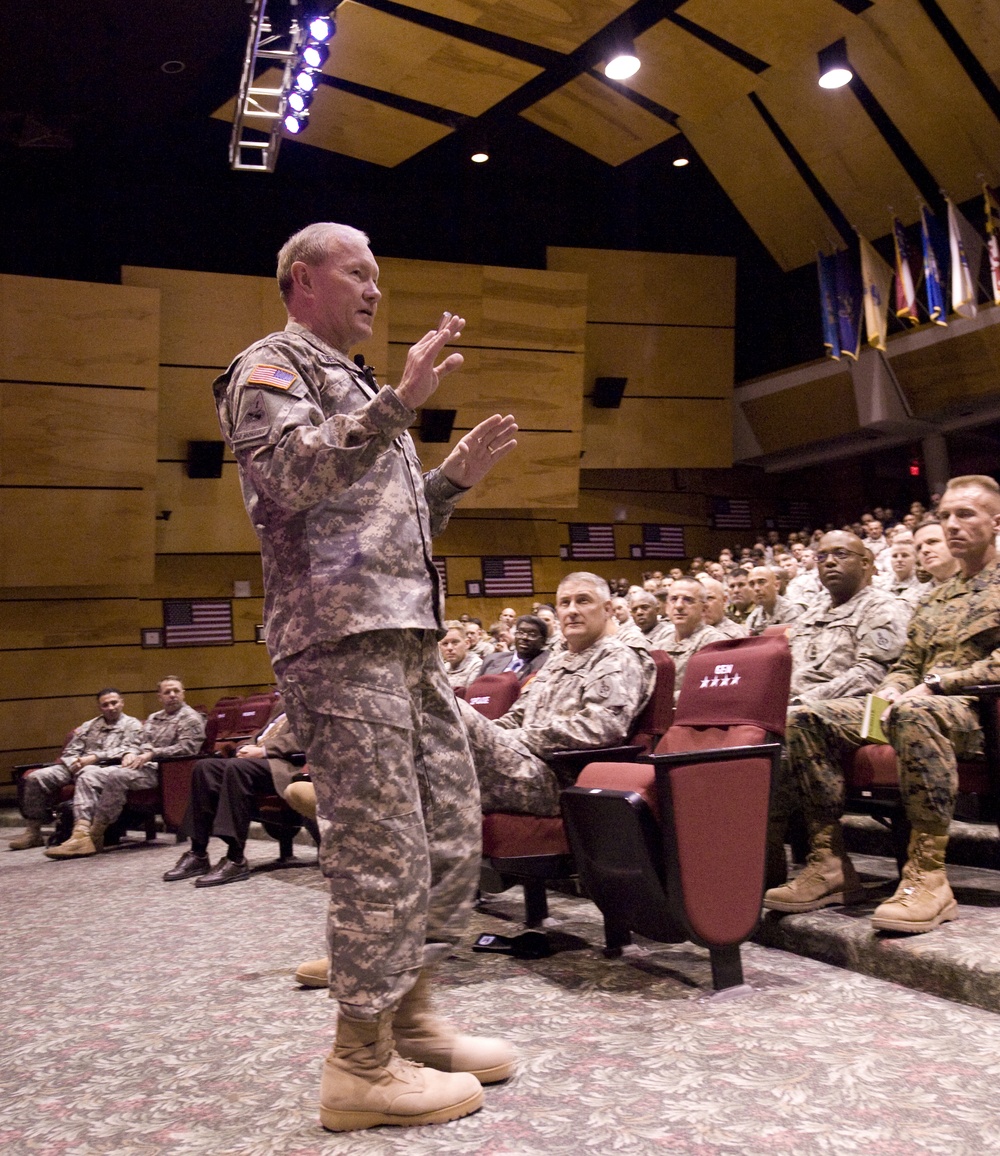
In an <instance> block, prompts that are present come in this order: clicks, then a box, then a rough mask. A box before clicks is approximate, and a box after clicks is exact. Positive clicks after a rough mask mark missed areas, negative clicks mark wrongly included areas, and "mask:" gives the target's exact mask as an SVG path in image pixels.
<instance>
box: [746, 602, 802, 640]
mask: <svg viewBox="0 0 1000 1156" xmlns="http://www.w3.org/2000/svg"><path fill="white" fill-rule="evenodd" d="M801 614H802V607H801V606H800V605H799V604H798V603H797V602H792V601H791V599H789V598H786V597H785V596H784V595H783V594H779V595H778V597H777V598H776V599H775V600H774V609H773V610H772V611H771V612H770V614H769V613H768V612H767V611H766V610H765V609H764V607H763V606H754V608H753V610H751V611H750V613H749V614H748V615H747V617H746V620H745V624H746V628H747V633H748V634H751V635H754V636H756V635H758V634H763V633H764V631H765V630H766V629H767V628H768V627H769V626H784V625H785V623H786V622H795V620H796V619H797V618H799V617H800V616H801Z"/></svg>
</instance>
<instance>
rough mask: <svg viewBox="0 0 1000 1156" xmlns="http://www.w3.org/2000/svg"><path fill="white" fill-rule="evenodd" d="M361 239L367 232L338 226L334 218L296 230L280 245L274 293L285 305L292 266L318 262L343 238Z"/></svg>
mask: <svg viewBox="0 0 1000 1156" xmlns="http://www.w3.org/2000/svg"><path fill="white" fill-rule="evenodd" d="M349 240H352V241H357V240H361V241H363V242H364V243H365V244H366V245H367V244H368V243H369V242H368V235H367V233H362V232H361V230H360V229H355V228H354V227H353V226H351V225H338V224H337V223H336V222H335V221H317V222H316V224H314V225H306V227H305V228H304V229H299V231H298V232H297V233H293V234H292V236H291V237H289V238H288V240H287V241H286V242H285V243H284V245H282V246H281V249H280V250H279V252H278V292H279V293H280V294H281V300H282V301H284V302H285V304H286V305H287V304H288V296H289V294H290V293H291V291H292V265H294V264H295V262H296V261H304V262H305V263H306V264H307V265H321V264H322V263H323V262H324V261H325V260H326V259H327V257H329V256H330V254H331V253H332V252H335V251H336V250H337V249H338V248H339V247H340V245H341V244H342V243H343V242H344V241H349Z"/></svg>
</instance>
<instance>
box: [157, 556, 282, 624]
mask: <svg viewBox="0 0 1000 1156" xmlns="http://www.w3.org/2000/svg"><path fill="white" fill-rule="evenodd" d="M236 581H241V582H249V583H250V592H251V594H252V596H253V598H257V599H259V598H262V597H263V595H264V576H263V571H262V569H261V561H260V550H259V549H256V548H255V549H254V550H253V551H252V552H250V551H248V552H247V553H246V554H160V555H158V556H157V559H156V572H155V574H154V576H153V584H152V586H149V587H147V588H146V589H144V590H143V591H142V597H143V599H144V600H145V599H146V598H152V599H155V600H156V601H159V600H160V599H161V598H230V597H232V593H233V583H234V582H236ZM150 625H152V626H155V625H156V623H155V622H152V623H150V622H145V621H144V622H143V626H150Z"/></svg>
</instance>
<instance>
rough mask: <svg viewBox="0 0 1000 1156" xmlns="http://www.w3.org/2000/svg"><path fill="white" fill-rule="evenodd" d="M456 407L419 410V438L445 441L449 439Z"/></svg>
mask: <svg viewBox="0 0 1000 1156" xmlns="http://www.w3.org/2000/svg"><path fill="white" fill-rule="evenodd" d="M457 413H458V410H457V409H423V410H421V411H420V440H421V441H422V442H446V441H450V440H451V431H452V430H453V429H454V427H455V416H456V415H457Z"/></svg>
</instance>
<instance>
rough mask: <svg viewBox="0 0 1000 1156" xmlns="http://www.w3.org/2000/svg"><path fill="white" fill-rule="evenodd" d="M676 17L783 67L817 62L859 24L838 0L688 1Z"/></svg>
mask: <svg viewBox="0 0 1000 1156" xmlns="http://www.w3.org/2000/svg"><path fill="white" fill-rule="evenodd" d="M677 12H678V15H680V16H683V17H684V18H685V19H686V20H690V21H691V22H692V23H694V24H698V25H700V27H702V28H704V29H706V30H707V31H709V32H713V33H714V34H715V35H716V36H721V37H722V39H723V40H728V41H729V43H730V44H735V45H736V46H737V47H738V48H742V49H743V50H744V51H746V52H750V53H752V54H753V55H754V56H756V57H757V58H758V59H759V60H763V61H766V63H768V64H773V65H777V66H778V67H779V68H789V67H794V66H795V65H796V64H798V63H799V62H800V61H801V60H802V59H803V58H804V57H806V56H812V57H815V55H816V53H817V52H819V50H820V49H821V48H825V47H826V46H827V45H828V44H832V43H833V42H834V41H835V40H839V39H840V37H841V36H843V35H845V33H846V32H848V30H850V29H852V28H854V27H855V26H856V24H857V18H856V17H854V16H852V15H851V14H850V13H849V12H848V11H847V9H846V8H844V7H843V6H842V5H840V4H838V3H837V2H836V0H740V2H739V3H738V4H733V3H732V0H686V3H684V4H681V5H680V7H679V8H678V9H677Z"/></svg>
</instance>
